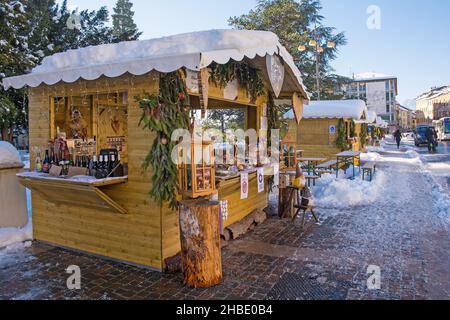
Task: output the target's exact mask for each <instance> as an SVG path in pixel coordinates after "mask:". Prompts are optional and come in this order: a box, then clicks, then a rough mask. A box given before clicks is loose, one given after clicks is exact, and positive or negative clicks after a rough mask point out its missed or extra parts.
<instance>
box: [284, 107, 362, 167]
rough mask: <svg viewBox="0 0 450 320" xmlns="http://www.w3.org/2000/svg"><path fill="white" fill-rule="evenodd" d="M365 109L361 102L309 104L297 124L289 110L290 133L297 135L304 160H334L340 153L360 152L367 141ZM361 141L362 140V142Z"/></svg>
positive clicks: (298, 145)
mask: <svg viewBox="0 0 450 320" xmlns="http://www.w3.org/2000/svg"><path fill="white" fill-rule="evenodd" d="M367 115H368V110H367V106H366V104H365V102H364V101H362V100H329V101H311V102H310V103H309V105H307V106H305V107H304V110H303V118H302V120H301V121H300V124H297V123H296V121H295V120H294V114H293V112H292V111H289V112H288V113H286V115H285V117H286V118H287V119H290V121H289V131H290V132H295V133H296V145H297V148H298V149H301V150H302V151H303V156H304V157H324V158H328V159H334V158H335V156H336V154H337V153H339V152H341V151H346V150H352V151H361V150H363V148H364V144H365V141H366V140H367V138H368V136H367V134H368V131H367V123H366V121H367ZM361 141H364V142H363V143H361Z"/></svg>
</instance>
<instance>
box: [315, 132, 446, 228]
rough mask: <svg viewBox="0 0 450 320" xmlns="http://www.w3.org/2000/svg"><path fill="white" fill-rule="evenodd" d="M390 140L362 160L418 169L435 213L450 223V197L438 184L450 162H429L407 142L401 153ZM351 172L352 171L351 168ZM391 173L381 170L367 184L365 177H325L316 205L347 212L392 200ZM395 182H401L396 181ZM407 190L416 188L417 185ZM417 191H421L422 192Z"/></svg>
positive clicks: (364, 154) (362, 157)
mask: <svg viewBox="0 0 450 320" xmlns="http://www.w3.org/2000/svg"><path fill="white" fill-rule="evenodd" d="M389 140H390V138H389V137H388V139H386V140H384V141H383V142H382V143H381V146H380V147H369V148H368V152H367V153H363V154H361V161H364V162H365V161H373V162H377V163H386V164H387V165H388V167H389V164H388V163H398V164H404V165H412V166H417V167H418V173H419V174H422V175H423V176H424V177H425V179H426V180H427V181H428V182H429V183H430V185H431V189H432V192H431V195H432V198H433V200H434V201H433V204H432V210H433V212H434V213H435V214H436V215H438V216H439V217H441V218H442V219H444V220H445V221H446V222H448V223H449V224H450V195H449V193H448V192H446V191H445V190H444V189H443V188H442V186H441V184H439V183H438V182H437V181H436V176H437V175H441V176H443V177H448V176H449V175H450V164H449V163H448V162H437V163H426V162H425V161H424V159H423V157H424V156H421V155H420V154H419V153H418V152H417V148H416V147H415V146H414V142H411V141H403V143H402V147H401V150H397V147H396V146H395V145H394V143H392V142H390V141H389ZM405 150H406V151H405ZM349 170H350V171H351V168H350V169H349ZM388 171H389V170H386V169H380V168H378V170H377V173H376V174H375V177H374V180H373V181H372V182H368V181H363V180H362V179H361V177H357V178H356V179H354V180H349V179H345V178H339V179H336V177H335V176H334V175H324V176H323V178H322V179H320V180H319V181H318V182H317V185H316V186H315V187H313V189H312V190H313V194H314V201H315V204H316V206H318V207H327V208H336V209H344V208H349V207H355V206H364V205H370V204H372V203H374V202H376V201H377V200H378V199H380V197H387V198H389V197H391V196H392V195H390V194H389V193H388V192H387V191H386V190H387V189H386V184H387V183H390V182H389V175H390V174H389V172H388ZM348 172H349V171H348ZM340 177H345V175H343V174H342V173H341V174H340ZM395 183H400V182H399V181H396V182H395ZM405 187H409V188H414V186H405ZM400 189H401V188H400ZM415 192H420V190H416V191H415ZM400 200H401V199H400ZM392 201H394V199H392Z"/></svg>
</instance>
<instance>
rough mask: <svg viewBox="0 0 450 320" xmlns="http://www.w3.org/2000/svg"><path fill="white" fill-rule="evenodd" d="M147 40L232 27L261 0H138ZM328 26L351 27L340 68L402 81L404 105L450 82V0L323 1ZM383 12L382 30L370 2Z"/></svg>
mask: <svg viewBox="0 0 450 320" xmlns="http://www.w3.org/2000/svg"><path fill="white" fill-rule="evenodd" d="M114 3H115V0H105V1H92V0H69V4H70V5H71V6H78V7H79V8H80V9H96V8H98V7H99V6H100V5H102V4H104V5H107V6H108V7H109V8H110V11H112V7H113V6H114ZM133 3H134V10H135V12H136V14H135V20H136V23H137V25H138V27H139V28H140V30H141V31H143V32H144V34H143V35H142V37H141V39H148V38H154V37H160V36H165V35H171V34H176V33H182V32H189V31H197V30H207V29H214V28H228V24H227V20H228V18H229V17H230V16H235V15H240V14H242V13H246V12H248V11H249V10H250V9H252V8H253V7H254V6H255V4H256V0H195V1H187V0H134V1H133ZM322 5H323V7H324V9H323V12H322V13H323V15H324V16H325V18H326V24H328V25H330V26H334V27H336V28H337V30H339V31H345V32H346V35H347V38H348V42H349V43H348V45H347V46H345V47H343V48H341V51H340V54H339V57H338V59H336V61H334V63H333V67H334V68H335V69H336V72H337V73H339V74H342V75H346V76H350V75H351V74H352V73H358V72H364V71H375V72H380V73H387V74H393V75H396V76H397V77H398V80H399V96H398V100H399V101H400V102H401V103H403V102H404V101H405V100H407V99H412V98H415V97H416V96H417V95H419V94H420V93H422V92H423V91H426V90H428V89H429V88H430V87H432V86H437V85H445V84H450V41H449V38H450V19H449V18H448V17H449V15H450V1H448V0H432V1H420V0H395V1H392V0H322ZM370 5H377V6H378V7H379V8H380V10H381V29H380V30H369V29H368V28H367V26H366V21H367V19H368V17H369V15H368V14H367V13H366V10H367V8H368V6H370Z"/></svg>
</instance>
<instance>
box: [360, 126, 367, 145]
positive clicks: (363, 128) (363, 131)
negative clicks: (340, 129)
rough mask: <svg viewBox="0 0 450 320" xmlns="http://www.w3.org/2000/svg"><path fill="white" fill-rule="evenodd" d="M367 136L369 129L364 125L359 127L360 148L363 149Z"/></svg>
mask: <svg viewBox="0 0 450 320" xmlns="http://www.w3.org/2000/svg"><path fill="white" fill-rule="evenodd" d="M368 136H369V127H368V125H367V124H366V123H363V124H362V125H361V133H360V134H359V140H360V142H361V147H362V148H364V147H365V146H366V142H367V137H368Z"/></svg>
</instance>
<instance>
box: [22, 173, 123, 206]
mask: <svg viewBox="0 0 450 320" xmlns="http://www.w3.org/2000/svg"><path fill="white" fill-rule="evenodd" d="M17 177H18V178H19V182H20V183H21V184H22V185H24V186H25V187H27V188H28V189H31V190H32V191H35V192H36V193H38V194H39V195H40V196H41V197H42V198H43V199H44V200H46V201H48V202H50V203H54V204H57V205H62V204H63V205H69V206H82V207H88V208H95V209H100V210H108V211H111V212H114V213H120V214H126V213H127V211H126V210H125V209H124V208H123V207H122V206H120V205H119V204H118V203H117V202H115V201H114V200H113V199H111V198H110V197H109V196H108V195H107V194H105V193H104V192H103V191H102V190H101V187H106V186H111V185H116V184H122V183H126V182H127V181H128V177H118V178H106V179H90V178H89V177H82V178H78V179H77V178H59V177H52V176H50V175H48V174H44V173H38V172H24V173H19V174H17Z"/></svg>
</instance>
